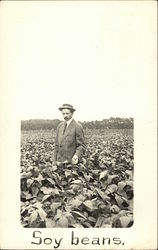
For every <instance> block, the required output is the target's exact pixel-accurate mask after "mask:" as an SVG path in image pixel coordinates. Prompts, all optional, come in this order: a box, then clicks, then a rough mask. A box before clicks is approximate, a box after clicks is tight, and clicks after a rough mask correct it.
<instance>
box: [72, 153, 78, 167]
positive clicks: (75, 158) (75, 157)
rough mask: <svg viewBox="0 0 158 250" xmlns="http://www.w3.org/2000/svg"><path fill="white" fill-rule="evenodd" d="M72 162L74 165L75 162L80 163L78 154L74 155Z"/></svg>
mask: <svg viewBox="0 0 158 250" xmlns="http://www.w3.org/2000/svg"><path fill="white" fill-rule="evenodd" d="M71 163H72V164H73V165H75V164H77V163H78V156H77V155H74V156H73V157H72V161H71Z"/></svg>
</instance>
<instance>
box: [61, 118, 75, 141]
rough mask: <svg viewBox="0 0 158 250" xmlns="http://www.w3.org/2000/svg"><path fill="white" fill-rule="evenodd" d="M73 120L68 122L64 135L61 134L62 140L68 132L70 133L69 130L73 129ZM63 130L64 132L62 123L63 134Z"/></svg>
mask: <svg viewBox="0 0 158 250" xmlns="http://www.w3.org/2000/svg"><path fill="white" fill-rule="evenodd" d="M74 122H75V121H74V120H72V121H71V122H70V124H69V126H68V127H67V128H66V131H65V133H64V134H63V133H62V140H63V139H64V138H65V137H66V136H67V134H69V132H70V131H71V128H72V127H73V125H74ZM63 130H64V123H63V126H62V132H63Z"/></svg>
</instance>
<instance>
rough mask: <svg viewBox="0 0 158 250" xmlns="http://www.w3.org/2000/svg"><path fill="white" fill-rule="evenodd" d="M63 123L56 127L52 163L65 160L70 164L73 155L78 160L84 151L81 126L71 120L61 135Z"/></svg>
mask: <svg viewBox="0 0 158 250" xmlns="http://www.w3.org/2000/svg"><path fill="white" fill-rule="evenodd" d="M64 123H65V122H61V123H60V124H59V126H58V127H57V133H56V138H55V148H54V161H59V162H63V161H66V160H67V161H68V162H71V160H72V157H73V156H74V154H76V155H77V156H78V159H79V160H80V159H81V158H82V155H83V152H84V149H85V139H84V133H83V128H82V126H81V124H79V123H77V122H76V121H75V120H74V119H73V120H72V121H71V123H70V124H69V126H68V127H67V128H66V131H65V133H64V134H63V130H64Z"/></svg>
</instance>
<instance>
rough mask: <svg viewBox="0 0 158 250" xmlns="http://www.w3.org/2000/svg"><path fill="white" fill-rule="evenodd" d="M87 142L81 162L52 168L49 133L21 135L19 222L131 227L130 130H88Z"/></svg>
mask: <svg viewBox="0 0 158 250" xmlns="http://www.w3.org/2000/svg"><path fill="white" fill-rule="evenodd" d="M54 136H55V135H54ZM86 141H87V149H86V152H85V156H84V159H83V161H82V162H81V163H79V164H77V165H73V166H72V165H71V164H68V165H67V164H66V165H63V166H62V167H58V168H56V167H53V168H52V158H51V157H52V152H53V148H54V141H53V140H52V134H51V132H40V133H39V132H36V133H35V132H34V133H32V132H30V133H28V132H27V133H26V134H22V141H21V223H22V225H23V226H24V227H31V228H35V227H73V228H75V227H81V228H82V227H86V228H90V227H96V228H97V227H102V228H103V227H130V226H132V224H133V167H134V166H133V134H132V131H129V130H127V131H125V130H118V131H112V130H111V132H109V130H108V132H106V131H104V133H103V132H102V133H101V132H99V131H97V132H96V131H89V132H88V133H87V134H86Z"/></svg>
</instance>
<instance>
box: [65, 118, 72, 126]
mask: <svg viewBox="0 0 158 250" xmlns="http://www.w3.org/2000/svg"><path fill="white" fill-rule="evenodd" d="M72 120H73V117H72V118H71V119H70V120H68V121H67V122H66V123H67V127H68V126H69V125H70V123H71V122H72Z"/></svg>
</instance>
